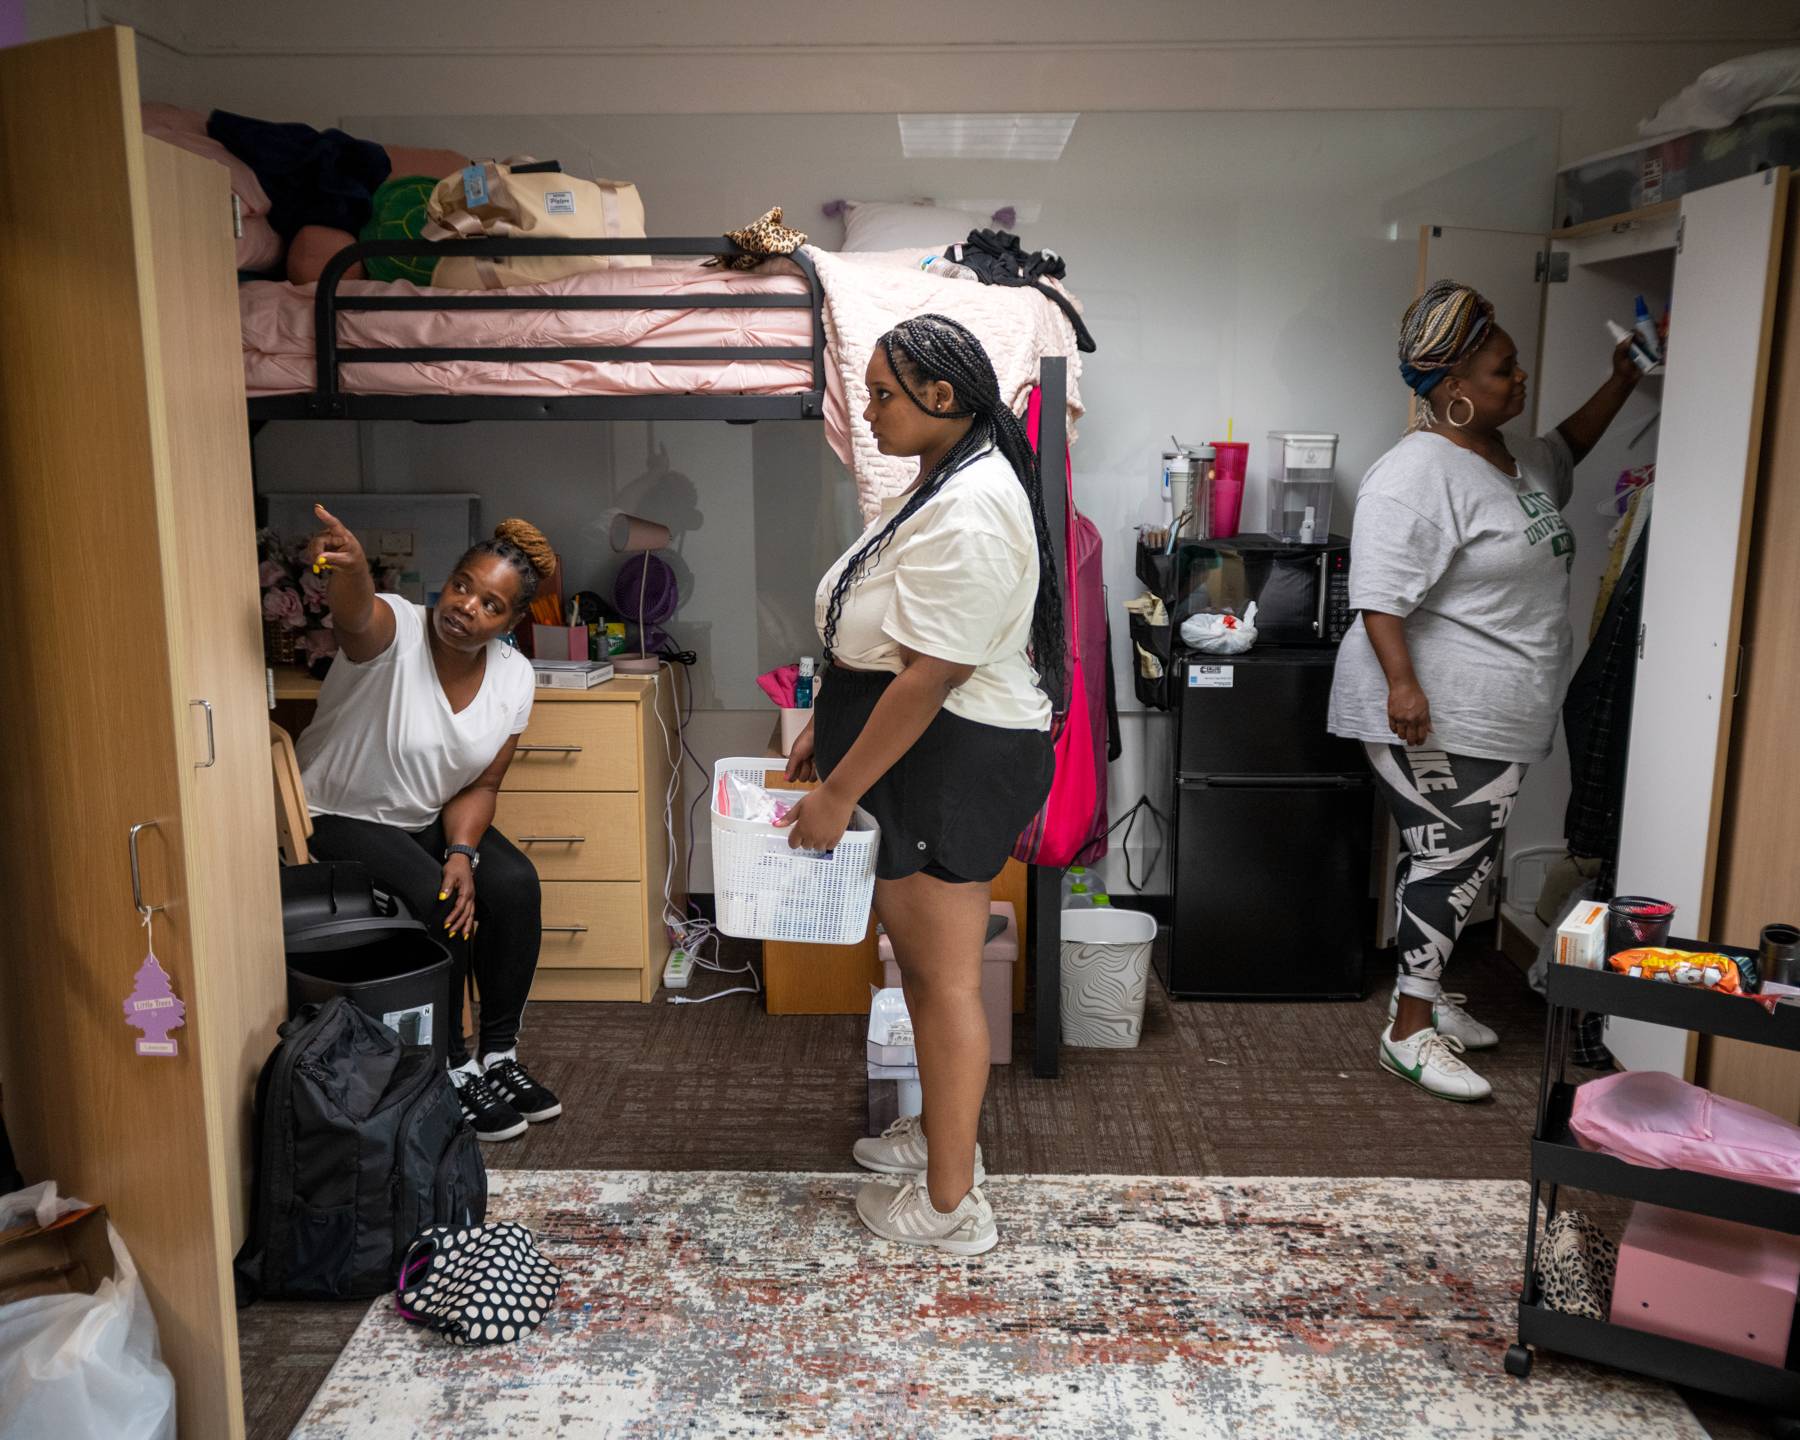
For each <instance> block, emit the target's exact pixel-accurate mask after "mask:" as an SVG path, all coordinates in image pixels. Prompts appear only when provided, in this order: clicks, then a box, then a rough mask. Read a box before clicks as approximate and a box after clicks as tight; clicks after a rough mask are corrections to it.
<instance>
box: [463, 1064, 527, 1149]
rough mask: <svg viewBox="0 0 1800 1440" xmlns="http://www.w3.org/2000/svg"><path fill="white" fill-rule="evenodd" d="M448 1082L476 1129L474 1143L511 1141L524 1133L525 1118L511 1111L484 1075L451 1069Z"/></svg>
mask: <svg viewBox="0 0 1800 1440" xmlns="http://www.w3.org/2000/svg"><path fill="white" fill-rule="evenodd" d="M450 1083H451V1084H452V1085H454V1086H455V1087H456V1098H457V1099H458V1100H460V1101H461V1102H462V1110H463V1114H464V1115H466V1116H467V1117H468V1120H469V1124H471V1125H473V1126H474V1127H475V1138H476V1139H477V1140H488V1141H494V1140H512V1139H514V1138H516V1137H518V1136H520V1135H523V1134H524V1133H525V1117H524V1116H523V1115H521V1114H519V1112H518V1111H517V1110H515V1109H513V1107H512V1105H511V1103H510V1102H509V1101H508V1100H507V1099H506V1097H505V1096H504V1095H502V1094H501V1093H500V1091H499V1090H497V1089H496V1088H495V1087H494V1084H493V1082H492V1081H491V1080H489V1078H488V1077H487V1076H486V1075H478V1074H476V1073H475V1072H474V1071H472V1070H452V1071H451V1072H450Z"/></svg>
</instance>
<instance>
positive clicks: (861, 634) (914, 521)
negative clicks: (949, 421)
mask: <svg viewBox="0 0 1800 1440" xmlns="http://www.w3.org/2000/svg"><path fill="white" fill-rule="evenodd" d="M906 498H907V497H906V496H905V495H896V496H894V497H893V498H892V499H891V500H888V501H887V502H886V503H885V504H883V505H882V507H881V514H880V515H878V516H877V517H876V518H875V522H874V523H873V524H872V525H870V526H869V528H868V529H867V530H865V531H864V532H863V533H862V535H861V536H860V537H859V538H858V539H857V541H856V543H855V544H854V545H852V546H851V547H850V548H849V549H848V550H846V551H845V552H844V553H843V554H842V555H841V556H839V557H838V559H837V562H836V563H835V564H833V565H832V567H831V568H830V569H829V570H827V571H826V572H825V578H824V579H823V580H822V581H820V582H819V589H818V594H817V595H816V596H815V597H814V601H813V620H814V623H815V624H816V625H817V626H818V629H819V636H820V638H821V639H823V638H824V635H825V612H826V610H827V608H828V607H829V606H830V603H831V592H832V589H833V587H834V586H836V584H837V581H838V577H839V576H840V575H842V574H843V572H844V566H845V565H846V564H848V563H849V560H850V557H851V556H852V555H854V554H855V553H856V552H857V551H858V550H860V549H861V548H862V547H863V545H864V544H865V543H866V542H867V541H868V540H870V539H871V538H872V537H873V536H875V535H876V534H877V533H879V532H880V530H881V529H882V527H883V526H885V525H886V524H887V522H888V521H889V520H891V519H892V518H893V517H894V513H895V512H896V511H897V510H899V509H900V508H901V506H903V505H904V504H905V503H906ZM1037 589H1038V550H1037V532H1036V529H1035V527H1034V526H1033V524H1032V520H1031V505H1030V502H1029V501H1027V500H1026V498H1025V490H1024V487H1023V486H1021V485H1020V484H1019V477H1018V476H1017V475H1015V474H1014V473H1013V468H1012V466H1011V465H1010V464H1009V463H1008V462H1007V460H1006V457H1005V456H1004V455H1002V454H1000V452H999V451H997V450H995V449H993V448H991V447H990V448H989V449H987V450H985V451H983V452H982V453H981V454H979V455H977V456H976V457H975V458H974V459H973V460H971V461H970V462H969V463H968V464H967V465H965V466H964V467H963V468H962V469H961V470H958V471H957V472H956V473H955V474H954V475H952V476H951V477H950V478H949V479H948V480H947V481H946V482H945V483H944V486H943V488H942V489H941V490H939V491H938V493H937V494H936V495H933V496H932V497H931V499H929V500H927V501H926V502H925V503H924V504H923V505H922V506H920V507H919V510H918V513H917V514H915V515H913V516H911V517H910V518H909V519H908V520H907V521H906V523H905V524H904V525H902V526H901V527H900V528H899V529H898V530H897V531H895V532H894V534H893V536H892V537H891V538H890V539H889V541H888V543H887V546H886V547H885V548H884V549H883V550H882V552H881V554H880V556H879V557H877V558H876V559H875V560H874V561H873V562H871V563H870V564H868V565H866V566H865V567H864V569H863V572H862V574H861V575H860V576H859V577H858V578H857V580H856V582H855V583H854V584H853V585H852V586H851V587H850V591H849V593H848V594H847V595H845V596H844V606H843V610H842V612H841V613H840V614H839V615H838V623H837V634H836V637H835V641H836V643H835V645H834V646H833V650H834V655H835V658H836V660H837V661H838V663H839V664H841V665H847V666H849V667H850V668H851V669H853V670H886V671H890V672H892V673H893V674H899V672H900V671H901V670H902V669H904V668H905V666H904V664H903V663H902V661H901V658H900V647H901V646H902V645H904V646H905V647H906V648H907V649H909V650H913V651H916V652H917V653H919V654H920V655H929V656H931V657H932V658H933V659H936V660H948V661H950V662H951V663H952V664H956V665H973V666H974V667H975V673H974V674H972V675H970V676H969V678H968V679H967V680H966V681H965V682H964V683H963V684H961V685H959V686H958V687H957V688H956V689H955V690H953V691H952V692H951V693H950V698H949V699H948V700H946V701H945V702H944V708H945V709H946V710H948V711H949V712H950V713H951V714H953V715H960V716H961V717H962V718H963V719H965V720H973V721H976V722H977V723H979V724H982V725H993V726H996V727H998V728H1000V729H1002V730H1047V729H1049V728H1050V701H1049V699H1048V698H1047V697H1046V696H1045V695H1044V692H1043V691H1042V690H1041V689H1039V688H1038V676H1037V672H1036V671H1035V670H1033V669H1032V667H1031V661H1030V659H1029V658H1028V657H1027V654H1026V648H1027V646H1028V645H1029V644H1030V642H1031V615H1032V609H1033V607H1034V606H1035V604H1036V602H1037ZM823 683H824V684H825V685H830V684H831V679H830V677H829V676H827V677H826V678H825V680H824V682H823Z"/></svg>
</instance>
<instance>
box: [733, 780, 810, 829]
mask: <svg viewBox="0 0 1800 1440" xmlns="http://www.w3.org/2000/svg"><path fill="white" fill-rule="evenodd" d="M783 796H787V799H783V798H782V797H783ZM794 798H795V797H794V795H793V793H792V792H790V791H774V790H766V789H764V788H763V787H762V786H761V785H758V784H757V783H756V782H755V781H754V780H746V779H744V777H743V776H741V775H731V774H725V775H721V776H720V777H719V793H718V794H717V795H716V796H715V797H714V800H713V808H714V809H715V810H717V811H718V812H719V814H721V815H723V816H725V817H726V818H728V819H731V820H749V821H751V822H752V823H753V824H757V825H776V826H779V825H780V824H781V823H782V822H783V821H785V820H786V819H787V817H788V812H789V811H790V810H792V809H793V808H794V807H793V804H792V803H791V802H792V800H793V799H794Z"/></svg>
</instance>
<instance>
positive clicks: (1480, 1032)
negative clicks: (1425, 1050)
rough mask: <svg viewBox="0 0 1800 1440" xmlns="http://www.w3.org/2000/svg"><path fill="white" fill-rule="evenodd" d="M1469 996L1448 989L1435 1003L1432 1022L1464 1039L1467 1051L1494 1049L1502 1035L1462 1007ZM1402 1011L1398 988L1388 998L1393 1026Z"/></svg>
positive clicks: (1438, 1029)
mask: <svg viewBox="0 0 1800 1440" xmlns="http://www.w3.org/2000/svg"><path fill="white" fill-rule="evenodd" d="M1468 999H1469V997H1468V996H1467V995H1452V994H1450V993H1449V992H1447V991H1446V992H1445V993H1443V994H1441V995H1439V996H1438V998H1437V999H1436V1000H1435V1001H1433V1002H1432V1006H1431V1023H1432V1024H1433V1025H1434V1026H1435V1027H1436V1028H1437V1032H1438V1034H1440V1035H1452V1036H1455V1037H1456V1039H1458V1040H1460V1041H1462V1046H1463V1049H1465V1050H1492V1049H1493V1048H1494V1047H1495V1046H1496V1045H1498V1044H1499V1043H1500V1037H1499V1036H1498V1035H1496V1034H1495V1033H1494V1032H1493V1031H1492V1030H1491V1029H1489V1028H1488V1027H1487V1026H1486V1025H1483V1024H1482V1023H1481V1022H1480V1021H1479V1020H1477V1019H1476V1018H1475V1017H1474V1016H1473V1015H1471V1014H1470V1013H1469V1012H1468V1011H1467V1010H1465V1009H1463V1006H1464V1004H1466V1003H1467V1001H1468ZM1399 1014H1400V992H1399V991H1398V990H1395V991H1394V993H1393V994H1392V995H1391V996H1389V997H1388V1023H1389V1024H1390V1025H1391V1024H1392V1023H1393V1022H1394V1020H1395V1018H1396V1017H1397V1016H1398V1015H1399Z"/></svg>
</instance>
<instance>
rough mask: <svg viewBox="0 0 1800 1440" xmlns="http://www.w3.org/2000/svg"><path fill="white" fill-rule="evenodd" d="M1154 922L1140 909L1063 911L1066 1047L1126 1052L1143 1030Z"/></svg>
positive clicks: (1064, 1032)
mask: <svg viewBox="0 0 1800 1440" xmlns="http://www.w3.org/2000/svg"><path fill="white" fill-rule="evenodd" d="M1155 941H1156V919H1155V917H1154V916H1150V915H1146V914H1145V913H1144V912H1143V911H1141V910H1113V909H1110V908H1108V907H1106V906H1101V907H1100V908H1098V909H1094V910H1065V911H1063V912H1062V1038H1063V1044H1065V1045H1087V1046H1095V1047H1101V1048H1105V1049H1111V1050H1129V1049H1131V1048H1132V1047H1133V1046H1134V1045H1136V1044H1137V1043H1138V1036H1139V1035H1141V1034H1142V1033H1143V1029H1144V999H1145V996H1146V994H1147V993H1148V991H1149V988H1150V947H1151V945H1152V944H1154V943H1155Z"/></svg>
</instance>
